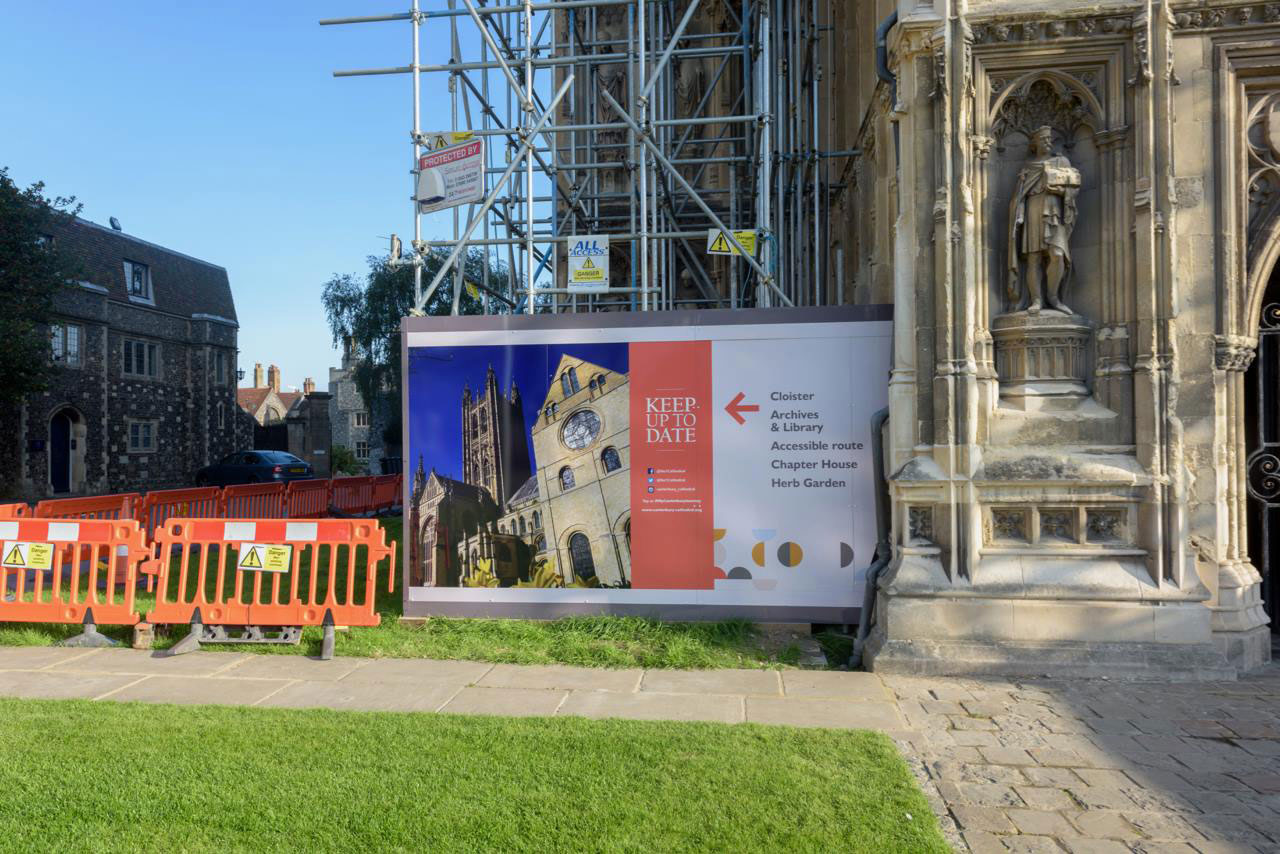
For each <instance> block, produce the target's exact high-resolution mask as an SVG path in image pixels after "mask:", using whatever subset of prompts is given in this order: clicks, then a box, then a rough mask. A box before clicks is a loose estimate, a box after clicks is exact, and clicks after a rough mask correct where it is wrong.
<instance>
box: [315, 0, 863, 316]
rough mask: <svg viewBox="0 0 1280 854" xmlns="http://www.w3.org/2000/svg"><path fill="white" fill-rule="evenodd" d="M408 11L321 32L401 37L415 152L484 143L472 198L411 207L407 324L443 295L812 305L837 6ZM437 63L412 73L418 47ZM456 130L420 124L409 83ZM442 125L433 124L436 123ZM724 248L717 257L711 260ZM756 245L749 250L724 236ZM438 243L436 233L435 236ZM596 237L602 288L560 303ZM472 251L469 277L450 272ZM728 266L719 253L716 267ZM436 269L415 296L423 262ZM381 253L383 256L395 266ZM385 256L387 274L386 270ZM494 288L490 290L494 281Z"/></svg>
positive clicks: (583, 0)
mask: <svg viewBox="0 0 1280 854" xmlns="http://www.w3.org/2000/svg"><path fill="white" fill-rule="evenodd" d="M496 2H497V3H499V4H501V5H490V2H487V0H435V2H420V0H412V7H411V8H410V10H409V11H407V12H401V13H394V14H386V15H375V16H367V17H359V18H341V19H333V20H326V21H321V22H320V23H321V24H368V23H375V22H388V21H406V22H409V23H410V25H411V26H410V29H411V30H412V60H411V63H410V64H409V65H405V66H397V67H389V68H372V69H361V70H351V71H336V72H334V75H335V76H336V77H352V76H363V75H381V74H407V75H410V76H411V78H412V82H413V128H412V153H413V160H412V163H413V166H414V168H415V169H416V167H417V164H418V158H419V156H420V154H421V152H422V150H423V146H424V145H426V144H428V142H429V140H430V139H431V135H432V134H435V133H438V132H442V131H470V132H471V133H472V134H474V136H476V137H482V138H484V139H485V141H486V143H487V145H486V152H485V157H486V160H487V162H486V168H485V182H486V186H485V189H486V191H487V192H486V195H485V198H484V200H483V202H478V203H475V204H471V205H466V206H462V207H458V208H454V209H453V211H452V215H451V219H452V226H451V228H450V226H449V225H448V220H449V218H450V215H449V214H447V213H444V214H428V215H426V216H428V217H431V219H429V220H428V225H429V226H431V229H432V230H433V231H436V232H439V233H436V234H432V235H430V236H429V237H428V238H425V239H424V236H423V235H424V231H423V225H424V223H423V217H424V215H423V214H421V213H419V208H418V205H417V204H416V203H413V218H414V231H413V234H414V239H413V241H412V244H411V245H412V247H413V251H412V252H408V253H406V254H405V255H404V256H403V257H402V258H400V259H399V260H398V261H396V262H397V263H404V264H411V265H413V266H414V269H415V300H416V304H417V310H418V311H419V312H421V311H422V310H423V308H424V307H425V306H426V304H427V301H428V300H429V299H430V298H431V297H432V295H433V293H434V292H435V290H436V289H437V288H438V287H441V286H444V287H447V288H451V289H452V303H453V311H454V313H457V311H458V305H459V300H460V296H461V293H462V291H463V288H464V287H468V286H474V287H475V288H478V289H480V291H483V298H482V302H483V303H484V305H485V310H486V312H488V313H505V312H508V311H513V312H528V313H533V312H536V311H551V312H556V311H597V310H665V309H675V308H698V307H703V308H706V307H723V308H737V307H744V306H791V305H824V304H828V303H832V302H838V301H839V300H840V298H841V293H840V288H839V283H838V282H837V283H836V286H835V287H830V286H829V284H828V282H829V280H830V279H832V276H831V273H832V272H833V271H830V270H828V269H827V264H828V262H827V252H826V247H827V246H828V245H829V243H830V240H829V234H828V230H827V209H828V199H829V197H830V186H829V174H828V173H829V170H828V166H827V164H828V159H829V158H831V157H835V156H848V155H850V154H854V153H856V152H853V151H850V150H845V151H832V150H831V148H832V146H831V145H830V144H829V142H830V141H829V139H828V137H829V136H830V133H829V130H828V129H827V127H826V126H825V125H824V124H823V122H822V121H821V116H820V111H822V110H825V109H827V105H828V104H831V103H832V100H833V99H832V97H831V92H830V87H831V86H832V84H833V81H830V80H827V79H824V66H823V58H824V56H827V55H828V52H829V51H830V45H828V44H825V43H824V42H827V41H829V40H830V39H829V31H830V29H831V26H830V24H831V3H832V2H838V0H673V1H671V2H663V0H556V1H555V2H532V0H519V2H512V0H496ZM423 45H427V46H429V48H430V51H429V52H435V53H436V54H437V55H436V56H428V57H426V62H425V64H424V63H423V62H422V46H423ZM424 75H425V76H426V84H427V85H429V86H431V85H438V86H440V87H447V92H448V95H449V102H450V105H451V115H450V117H449V119H448V121H447V122H442V121H441V119H439V118H434V119H432V120H431V125H430V126H428V127H426V128H424V127H423V124H422V99H421V94H422V85H423V76H424ZM442 124H448V125H449V126H448V127H443V126H441V125H442ZM713 229H714V231H711V235H712V236H718V235H723V238H724V239H723V241H722V244H723V243H727V244H729V246H731V247H732V249H728V248H727V247H725V246H723V245H721V246H720V249H721V253H720V254H713V253H711V252H710V251H709V247H710V244H711V242H712V236H709V231H710V230H713ZM743 231H746V232H751V231H754V232H755V235H754V236H755V241H754V242H755V247H754V248H755V252H754V253H753V252H749V251H747V247H744V245H743V243H744V242H747V243H750V242H751V241H750V240H748V239H747V238H748V237H749V235H744V236H743V237H744V240H743V241H740V240H739V239H738V237H737V236H735V234H734V233H735V232H743ZM445 235H447V236H445ZM584 235H607V236H608V238H609V241H608V243H609V250H608V254H609V259H608V260H609V268H610V287H609V290H608V292H607V293H598V294H583V293H580V292H576V291H571V290H570V289H569V288H568V287H567V274H566V251H567V246H568V244H569V242H570V241H571V240H573V239H574V238H577V237H581V236H584ZM474 250H480V251H481V252H483V253H484V254H485V256H486V258H487V260H488V263H486V264H484V265H482V267H481V269H482V273H481V274H480V280H478V281H471V280H467V281H466V282H464V280H463V274H462V270H461V259H463V258H465V257H466V253H468V252H471V251H474ZM726 250H727V251H729V252H735V251H736V254H723V252H724V251H726ZM430 253H435V254H436V255H437V256H438V257H443V258H444V260H445V264H444V266H443V267H441V268H440V270H439V272H438V273H436V274H435V275H434V276H432V278H431V280H430V281H427V282H424V279H425V278H426V277H425V276H424V270H425V268H426V258H427V256H428V254H430ZM393 254H394V253H393ZM393 260H394V259H393ZM493 270H501V271H504V272H505V279H498V278H491V276H492V275H493V274H492V273H491V271H493Z"/></svg>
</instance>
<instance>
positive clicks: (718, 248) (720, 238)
mask: <svg viewBox="0 0 1280 854" xmlns="http://www.w3.org/2000/svg"><path fill="white" fill-rule="evenodd" d="M707 251H708V252H730V253H731V252H733V249H732V247H730V246H729V241H727V240H725V239H724V234H723V233H721V234H717V235H716V239H715V240H713V241H711V245H710V246H708V247H707Z"/></svg>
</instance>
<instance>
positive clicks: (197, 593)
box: [142, 518, 396, 626]
mask: <svg viewBox="0 0 1280 854" xmlns="http://www.w3.org/2000/svg"><path fill="white" fill-rule="evenodd" d="M155 543H156V545H157V546H158V547H159V548H158V551H157V554H158V555H159V557H158V558H154V559H152V560H149V561H147V562H146V563H144V564H143V567H142V571H143V572H145V573H148V574H152V575H155V576H156V577H157V584H156V604H155V608H154V609H153V610H151V611H150V612H148V614H147V621H148V622H151V623H189V622H191V618H192V615H193V614H194V612H195V609H196V608H199V609H200V617H201V624H202V625H206V626H216V625H223V626H318V625H321V624H322V621H323V620H324V616H325V613H326V612H332V614H333V620H334V623H336V624H337V625H345V626H376V625H378V621H379V618H378V612H377V610H376V609H375V602H376V593H377V581H378V567H379V566H380V565H381V564H382V562H383V561H384V560H385V561H389V562H388V563H387V570H386V572H387V579H388V591H390V590H393V589H394V585H395V572H396V569H395V565H396V548H395V542H394V541H393V542H392V543H391V545H387V542H386V532H385V531H383V530H382V527H381V526H380V525H379V524H378V523H377V522H376V521H374V520H372V519H307V520H287V519H270V520H262V519H219V520H212V519H180V518H173V519H170V520H169V521H168V522H167V523H166V524H165V525H164V526H163V527H161V528H158V529H157V530H156V533H155Z"/></svg>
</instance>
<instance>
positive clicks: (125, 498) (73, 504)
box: [34, 492, 142, 519]
mask: <svg viewBox="0 0 1280 854" xmlns="http://www.w3.org/2000/svg"><path fill="white" fill-rule="evenodd" d="M141 503H142V496H141V495H139V494H138V493H136V492H124V493H119V494H117V495H96V496H93V497H90V498H51V499H48V500H46V501H41V502H40V503H39V504H37V505H36V510H35V514H34V515H35V517H36V518H37V519H132V518H134V516H135V515H136V513H137V507H138V505H139V504H141Z"/></svg>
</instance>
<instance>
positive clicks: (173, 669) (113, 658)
mask: <svg viewBox="0 0 1280 854" xmlns="http://www.w3.org/2000/svg"><path fill="white" fill-rule="evenodd" d="M245 657H246V656H245V655H243V654H240V653H227V652H191V653H187V654H186V655H173V656H169V655H161V654H159V653H154V652H146V651H144V650H137V649H118V648H116V649H95V650H93V651H92V652H89V653H88V654H86V655H79V656H76V657H74V658H69V659H67V660H65V661H62V662H60V663H58V664H55V665H53V666H52V667H51V668H49V669H50V670H51V671H60V672H77V673H137V674H140V675H144V676H146V675H150V674H160V675H164V676H212V675H213V674H215V673H217V672H218V671H220V670H225V669H227V668H229V667H233V666H235V665H236V664H237V663H239V662H240V661H242V660H243V659H244V658H245ZM8 660H9V659H8V651H7V650H5V651H4V652H3V654H0V669H3V668H7V667H9V664H8Z"/></svg>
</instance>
